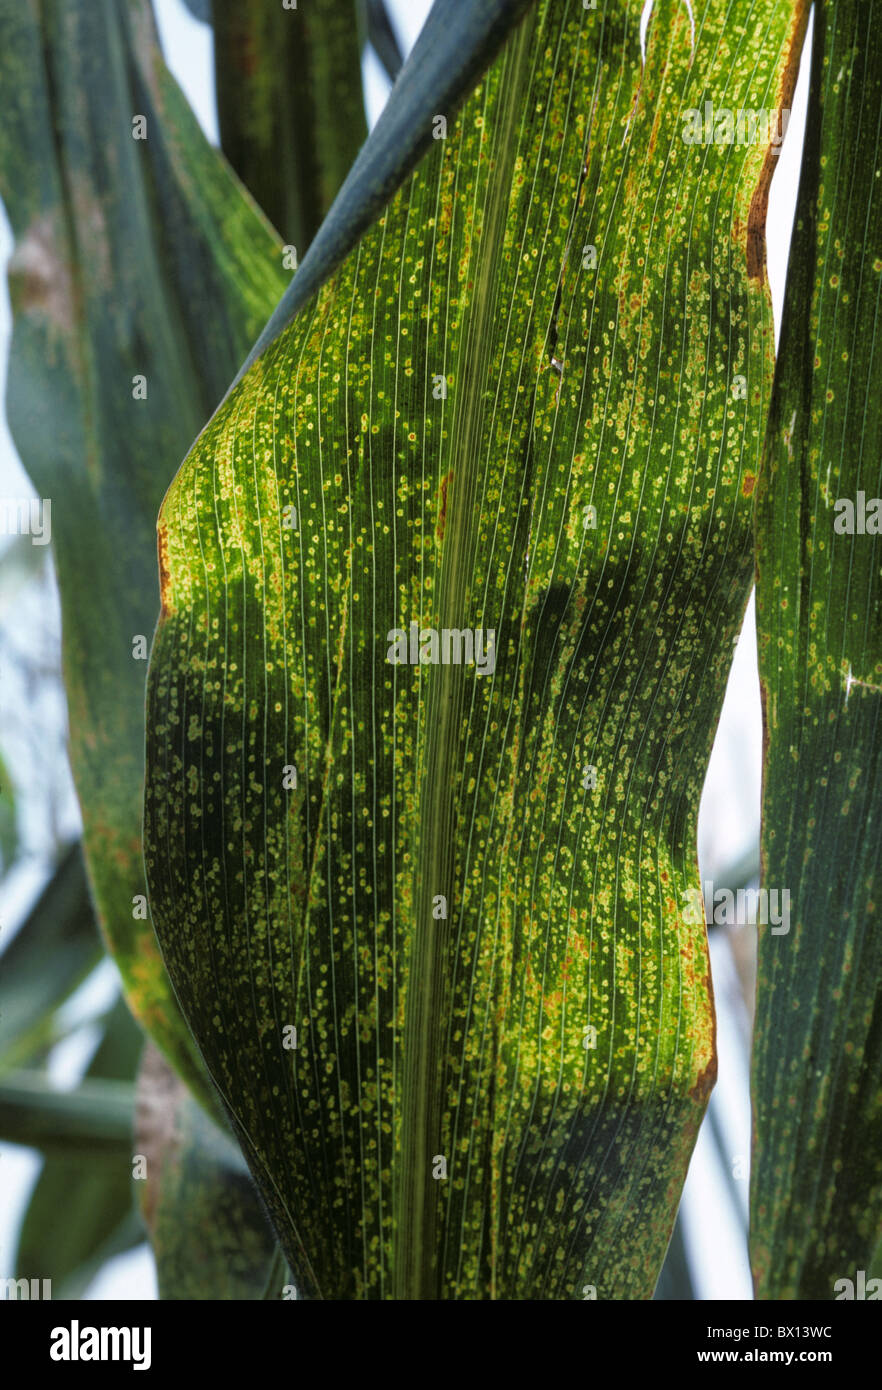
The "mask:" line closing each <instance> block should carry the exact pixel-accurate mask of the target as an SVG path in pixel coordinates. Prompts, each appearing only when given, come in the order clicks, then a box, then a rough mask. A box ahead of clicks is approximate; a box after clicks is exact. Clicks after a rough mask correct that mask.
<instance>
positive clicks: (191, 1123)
mask: <svg viewBox="0 0 882 1390" xmlns="http://www.w3.org/2000/svg"><path fill="white" fill-rule="evenodd" d="M135 1142H136V1145H137V1149H138V1153H139V1154H142V1155H143V1156H144V1158H145V1160H146V1167H147V1177H146V1181H142V1182H138V1183H137V1184H136V1185H137V1188H138V1194H139V1198H140V1202H141V1209H142V1211H143V1213H144V1219H145V1221H146V1224H147V1227H148V1230H149V1233H150V1241H151V1244H152V1246H153V1253H154V1255H155V1257H156V1269H157V1277H158V1279H159V1296H160V1298H171V1299H205V1298H211V1299H240V1298H249V1299H254V1298H262V1297H263V1296H264V1293H265V1291H266V1289H267V1282H268V1280H269V1279H270V1277H271V1276H273V1274H275V1278H276V1282H277V1283H278V1290H277V1291H276V1294H275V1296H276V1297H281V1292H282V1286H283V1284H284V1283H285V1282H286V1281H287V1280H286V1266H285V1264H284V1261H281V1263H278V1262H277V1250H278V1246H277V1242H276V1237H275V1235H274V1233H273V1230H272V1227H271V1226H270V1223H269V1221H268V1219H267V1216H266V1212H265V1210H264V1207H263V1204H262V1202H261V1200H260V1198H259V1196H258V1193H257V1188H256V1187H255V1186H254V1183H253V1181H252V1179H251V1175H250V1173H249V1172H248V1167H247V1164H246V1163H245V1160H244V1159H243V1157H242V1155H241V1153H240V1151H239V1148H238V1145H237V1144H236V1143H235V1142H234V1141H233V1140H232V1138H231V1137H229V1136H228V1135H227V1134H224V1133H222V1132H221V1130H219V1129H218V1127H217V1126H216V1125H215V1124H213V1123H212V1122H211V1120H210V1119H209V1118H208V1117H207V1115H205V1113H204V1112H203V1111H202V1110H201V1109H200V1107H199V1106H198V1105H196V1104H195V1103H194V1101H193V1098H192V1096H191V1095H190V1094H189V1093H188V1091H187V1089H186V1087H185V1086H183V1085H182V1084H181V1082H180V1080H179V1078H177V1077H176V1076H175V1074H174V1072H172V1071H171V1069H170V1068H169V1067H168V1065H167V1064H166V1063H165V1062H164V1061H163V1059H162V1057H161V1056H160V1054H159V1053H158V1052H157V1051H156V1049H155V1048H151V1047H149V1046H148V1048H147V1049H146V1051H145V1054H144V1061H143V1064H142V1067H141V1072H140V1076H139V1079H138V1111H137V1123H136V1132H135ZM289 1278H290V1276H287V1279H289Z"/></svg>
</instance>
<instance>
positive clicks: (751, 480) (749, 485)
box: [741, 473, 756, 497]
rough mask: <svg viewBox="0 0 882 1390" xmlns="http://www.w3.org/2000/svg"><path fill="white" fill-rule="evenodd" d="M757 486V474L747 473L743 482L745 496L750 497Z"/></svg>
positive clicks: (742, 488)
mask: <svg viewBox="0 0 882 1390" xmlns="http://www.w3.org/2000/svg"><path fill="white" fill-rule="evenodd" d="M755 487H756V474H755V473H745V475H744V481H743V482H742V484H741V491H742V493H743V494H744V496H745V497H749V496H750V494H751V493H752V492H753V490H754V488H755Z"/></svg>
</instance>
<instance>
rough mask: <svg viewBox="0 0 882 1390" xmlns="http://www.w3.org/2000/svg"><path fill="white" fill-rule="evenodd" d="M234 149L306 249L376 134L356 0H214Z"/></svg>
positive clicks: (223, 97)
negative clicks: (368, 120) (366, 98)
mask: <svg viewBox="0 0 882 1390" xmlns="http://www.w3.org/2000/svg"><path fill="white" fill-rule="evenodd" d="M212 18H213V20H214V56H215V73H216V85H217V105H218V119H219V122H220V132H221V144H222V146H223V150H224V153H225V154H226V156H227V158H228V159H229V161H230V163H231V164H232V166H233V168H234V169H235V170H236V172H237V173H238V174H239V176H240V178H241V179H242V180H243V182H245V183H246V184H247V186H248V187H249V188H250V190H251V192H252V193H253V194H254V196H255V198H256V199H257V201H258V203H259V205H260V206H261V208H262V209H263V211H264V212H265V213H266V215H267V217H269V219H270V221H271V222H272V224H273V226H274V227H276V228H278V230H279V232H280V233H281V234H282V236H283V237H284V239H285V241H286V242H287V243H289V244H293V245H294V246H295V247H296V248H298V251H299V253H300V254H301V255H302V254H303V252H304V251H305V250H306V248H307V246H308V245H309V243H310V241H311V240H312V238H313V236H314V234H315V231H316V228H317V227H318V226H319V224H320V223H321V221H322V219H323V218H324V216H325V213H326V212H327V211H328V209H329V208H330V206H331V203H332V202H333V200H334V197H335V195H336V193H337V190H338V188H339V187H340V184H341V183H342V182H343V180H344V178H345V177H346V175H347V174H348V173H349V169H350V166H351V164H352V162H353V160H354V159H355V156H356V154H357V153H358V149H359V146H360V145H361V144H362V142H363V140H364V138H365V136H366V135H367V126H366V124H365V114H364V102H363V100H362V91H361V47H360V44H359V26H358V23H357V16H356V4H355V0H348V2H347V0H342V2H341V0H309V3H308V4H303V5H301V6H299V7H298V8H297V9H283V8H282V5H281V4H267V3H266V0H213V5H212Z"/></svg>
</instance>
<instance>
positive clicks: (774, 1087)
mask: <svg viewBox="0 0 882 1390" xmlns="http://www.w3.org/2000/svg"><path fill="white" fill-rule="evenodd" d="M880 388H882V5H880V4H879V3H878V0H868V3H861V4H860V5H854V4H847V3H840V2H839V0H822V3H821V4H819V5H816V6H815V30H814V48H813V55H812V84H811V97H810V108H809V116H808V128H807V132H806V140H805V155H804V165H803V172H802V182H801V184H800V192H799V202H798V205H797V213H796V222H795V226H794V234H793V244H792V248H791V256H790V268H789V279H788V298H787V304H786V309H785V317H784V323H783V327H782V337H781V356H780V361H779V368H778V377H777V380H776V386H775V394H774V398H773V402H772V409H771V413H770V418H769V433H768V443H767V451H766V460H765V464H764V474H763V479H762V485H761V489H760V503H759V507H758V516H757V521H758V564H757V623H758V638H759V657H760V676H761V682H762V691H763V706H764V717H765V742H766V759H765V769H764V794H763V847H762V853H763V885H764V887H765V888H766V889H767V890H771V891H775V892H777V893H779V894H783V893H784V892H786V893H788V894H789V899H790V908H789V925H790V930H789V932H787V933H778V934H777V935H772V934H771V933H761V935H760V945H759V980H758V992H757V1014H756V1034H755V1042H754V1051H753V1078H752V1085H753V1098H754V1129H755V1133H754V1163H753V1172H752V1181H751V1208H752V1215H751V1246H752V1262H753V1268H754V1277H755V1280H756V1288H757V1295H758V1297H763V1298H832V1297H834V1287H835V1285H836V1283H837V1281H838V1280H840V1279H851V1280H852V1282H853V1283H854V1281H855V1279H856V1271H857V1270H858V1269H863V1270H865V1271H867V1270H868V1269H869V1268H870V1260H871V1258H872V1255H873V1250H874V1248H875V1246H876V1243H877V1241H878V1240H879V1236H880V1231H882V1002H880V993H879V983H880V979H882V933H880V930H879V925H878V921H877V919H878V917H879V913H880V910H882V907H880V891H882V862H880V855H882V572H880V566H882V536H880V534H879V531H880V528H882V502H880V503H879V512H878V515H879V521H877V522H875V523H874V522H873V521H872V520H870V521H869V524H868V513H872V512H873V510H874V509H873V506H872V499H873V498H876V499H879V498H882V414H880V410H879V394H880ZM861 499H863V502H861ZM844 504H850V506H851V509H852V511H851V530H848V529H847V528H848V526H849V510H848V506H846V505H844ZM862 510H863V520H861V515H860V514H861V511H862Z"/></svg>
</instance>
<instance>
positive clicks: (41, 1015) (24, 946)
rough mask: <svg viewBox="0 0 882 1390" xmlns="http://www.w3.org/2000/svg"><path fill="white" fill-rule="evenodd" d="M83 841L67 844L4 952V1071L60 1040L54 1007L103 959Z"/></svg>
mask: <svg viewBox="0 0 882 1390" xmlns="http://www.w3.org/2000/svg"><path fill="white" fill-rule="evenodd" d="M101 955H102V951H101V938H100V937H99V935H98V929H97V926H96V923H95V913H94V910H93V907H92V903H91V901H90V899H89V887H88V883H87V881H86V868H85V864H84V863H83V850H82V845H80V844H79V843H76V844H72V845H70V846H69V847H68V849H67V850H65V852H64V854H63V855H62V857H61V859H60V861H59V863H58V866H57V868H56V869H55V871H54V872H53V874H52V877H51V878H50V880H49V882H48V884H47V885H46V887H45V888H44V889H43V892H42V893H41V894H40V896H39V898H38V899H37V901H36V903H35V904H34V906H33V907H32V908H31V910H30V912H29V913H28V916H27V918H26V919H25V921H24V922H22V924H21V926H20V927H19V929H18V931H17V932H16V934H15V936H14V937H13V938H12V940H11V941H10V943H9V945H8V946H7V947H6V950H5V951H4V952H3V954H2V955H0V1074H2V1073H3V1072H5V1071H8V1070H10V1069H11V1068H13V1067H20V1066H23V1065H24V1064H25V1063H26V1062H30V1061H32V1058H33V1053H34V1052H35V1051H36V1050H37V1049H38V1048H41V1047H45V1046H46V1044H48V1043H49V1042H52V1041H55V1040H56V1033H57V1025H56V1020H55V1012H56V1010H57V1009H58V1008H60V1006H61V1005H62V1004H63V1003H64V1001H65V1000H66V999H68V998H69V997H70V995H71V994H72V993H73V991H74V990H75V989H76V988H77V987H78V986H79V985H80V984H82V982H83V980H84V979H85V978H86V976H87V975H88V974H89V973H90V971H92V970H93V969H94V968H95V966H96V965H97V964H98V962H99V960H100V959H101Z"/></svg>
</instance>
